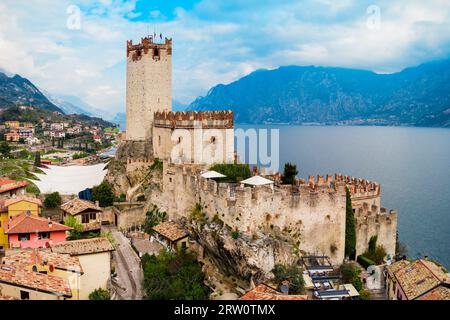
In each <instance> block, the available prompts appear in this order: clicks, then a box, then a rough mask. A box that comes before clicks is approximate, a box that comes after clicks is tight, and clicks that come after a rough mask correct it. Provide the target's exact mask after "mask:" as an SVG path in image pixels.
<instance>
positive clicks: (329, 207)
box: [0, 36, 450, 300]
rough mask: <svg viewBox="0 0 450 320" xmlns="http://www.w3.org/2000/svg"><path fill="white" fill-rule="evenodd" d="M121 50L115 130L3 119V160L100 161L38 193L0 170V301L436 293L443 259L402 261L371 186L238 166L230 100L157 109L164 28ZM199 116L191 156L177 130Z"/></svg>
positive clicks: (165, 90)
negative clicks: (74, 182)
mask: <svg viewBox="0 0 450 320" xmlns="http://www.w3.org/2000/svg"><path fill="white" fill-rule="evenodd" d="M126 49H127V50H126V54H127V105H126V109H127V117H126V120H127V124H126V131H125V132H124V133H121V134H119V133H117V131H116V130H114V128H108V127H105V126H103V125H101V124H97V125H95V124H90V125H85V124H83V123H82V122H79V121H77V120H73V121H71V120H70V119H68V118H70V116H66V117H64V119H60V118H57V121H55V120H54V119H52V118H51V117H50V118H40V119H39V120H38V121H37V122H36V123H27V122H24V121H22V120H20V119H8V120H7V121H5V122H4V123H3V127H2V128H3V132H4V133H3V134H4V137H5V140H6V141H5V142H6V143H7V144H8V145H10V144H11V145H12V146H13V147H14V148H15V149H13V150H9V151H8V153H5V152H3V154H2V157H3V159H5V161H6V160H10V159H14V157H15V155H14V151H16V150H20V149H21V148H24V149H25V150H27V151H28V152H30V153H31V154H32V156H30V157H29V159H28V160H25V159H23V161H29V162H32V163H30V164H29V166H30V168H29V170H28V172H30V174H31V175H32V172H33V170H34V171H37V170H40V169H39V168H43V166H46V165H48V164H55V163H57V164H63V165H69V164H74V161H75V160H77V159H75V158H77V156H75V157H74V155H75V153H73V154H72V157H71V159H69V158H67V159H63V160H53V158H52V160H49V161H50V163H47V162H46V160H45V155H46V152H47V151H46V148H48V149H50V150H51V149H53V148H56V149H58V150H59V151H61V152H62V153H70V152H77V153H79V152H81V151H84V152H85V153H86V157H83V158H86V159H89V160H87V161H85V162H83V163H81V165H87V164H92V163H95V162H96V161H105V162H107V170H108V173H107V174H106V177H105V179H104V181H103V182H102V183H101V184H99V185H96V186H93V187H92V188H88V189H85V190H79V192H78V193H74V194H59V193H58V192H53V193H49V194H42V193H41V192H39V190H37V191H36V190H35V188H30V186H31V185H32V181H33V180H32V177H25V176H22V177H20V176H15V177H14V179H12V177H11V176H8V174H4V173H3V172H2V177H1V178H0V256H1V264H0V298H1V299H19V300H27V299H33V300H42V299H45V300H47V299H59V300H63V299H72V300H79V299H80V300H81V299H93V300H94V299H95V300H108V299H118V300H119V299H122V300H126V299H217V300H220V299H232V300H235V299H241V300H355V299H389V300H450V277H449V276H450V275H449V273H448V271H447V270H446V269H445V267H443V266H441V265H440V264H439V263H438V262H437V261H432V260H431V259H428V257H426V256H424V257H420V258H418V259H416V260H411V259H407V258H408V257H407V255H406V252H405V250H404V248H403V246H402V245H401V243H400V242H399V241H398V234H397V211H396V210H395V209H390V210H389V209H387V208H385V207H383V206H382V191H381V190H382V188H381V185H380V184H379V183H377V182H375V181H369V180H367V179H363V178H356V177H351V176H347V175H344V174H340V173H336V174H326V175H317V176H316V177H315V176H310V177H308V179H301V178H299V177H298V176H297V175H298V170H297V168H296V166H295V165H292V164H288V163H287V164H285V165H284V170H283V172H268V171H266V170H264V169H261V168H259V167H258V166H250V165H249V164H246V163H243V162H241V161H240V160H239V158H238V157H237V154H236V152H235V149H236V148H235V145H234V139H233V138H234V136H233V134H234V133H233V131H234V114H233V112H232V111H229V110H219V111H217V110H216V111H201V112H194V111H191V112H173V111H172V105H171V104H172V60H171V59H172V39H168V38H165V39H164V40H163V41H162V42H157V41H156V40H155V39H153V37H151V36H149V37H145V38H142V39H141V41H140V42H139V43H138V44H133V42H132V41H128V42H127V45H126ZM155 79H156V80H155ZM18 108H19V109H20V108H34V107H32V106H31V107H28V106H27V107H18ZM29 111H31V110H29ZM54 116H56V117H59V116H60V115H58V114H54ZM199 127H200V128H201V129H202V132H201V134H202V137H201V147H202V150H201V151H204V150H206V151H205V152H203V153H202V155H201V156H199V153H200V152H199V151H198V150H197V149H196V147H195V146H192V145H190V144H189V143H188V140H189V139H187V138H186V137H189V136H191V137H192V136H194V135H196V134H197V133H198V132H197V131H196V130H198V128H199ZM181 133H182V134H181ZM82 137H89V138H86V139H89V142H86V141H87V140H83V138H82ZM97 137H98V139H96V138H97ZM36 140H38V142H37V143H36V144H34V143H32V142H36ZM96 140H98V141H96ZM92 141H94V144H96V143H97V144H99V145H98V146H97V147H94V146H93V147H92V148H89V146H86V143H87V144H91V143H92ZM115 144H117V147H118V148H117V151H116V153H115V156H114V157H111V158H109V157H107V158H104V159H101V158H100V156H99V155H98V154H99V151H100V150H102V149H107V148H109V147H111V146H112V145H115ZM83 146H84V147H85V148H84V149H83ZM5 149H6V148H5ZM89 149H93V151H92V150H91V151H90V152H91V153H90V155H91V157H90V158H89V157H87V155H88V154H89ZM174 150H176V152H174ZM36 153H38V154H39V156H36ZM2 161H3V160H2ZM79 164H80V163H79ZM25 178H28V179H25ZM31 191H33V192H31ZM398 214H399V215H401V214H403V213H402V212H399V213H398Z"/></svg>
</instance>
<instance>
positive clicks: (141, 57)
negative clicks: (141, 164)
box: [126, 37, 172, 141]
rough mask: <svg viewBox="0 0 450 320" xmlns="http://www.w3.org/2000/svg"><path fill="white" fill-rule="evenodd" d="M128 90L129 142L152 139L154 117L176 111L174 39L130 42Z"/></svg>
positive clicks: (149, 38)
mask: <svg viewBox="0 0 450 320" xmlns="http://www.w3.org/2000/svg"><path fill="white" fill-rule="evenodd" d="M126 90H127V93H126V103H127V113H126V139H127V140H138V141H139V140H141V141H142V140H146V139H150V138H151V129H152V126H151V124H152V123H153V114H154V113H155V112H156V111H171V110H172V39H167V38H166V39H165V42H164V43H162V44H159V43H154V42H153V38H152V37H146V38H142V39H141V43H139V44H136V45H133V42H132V41H128V42H127V89H126Z"/></svg>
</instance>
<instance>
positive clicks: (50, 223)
mask: <svg viewBox="0 0 450 320" xmlns="http://www.w3.org/2000/svg"><path fill="white" fill-rule="evenodd" d="M48 227H49V228H50V229H51V228H52V227H53V222H52V220H50V217H48Z"/></svg>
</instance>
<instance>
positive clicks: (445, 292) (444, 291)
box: [419, 286, 450, 300]
mask: <svg viewBox="0 0 450 320" xmlns="http://www.w3.org/2000/svg"><path fill="white" fill-rule="evenodd" d="M419 300H450V288H447V287H444V286H439V287H437V288H434V289H433V290H431V291H429V292H427V293H425V294H424V295H423V296H421V297H420V298H419Z"/></svg>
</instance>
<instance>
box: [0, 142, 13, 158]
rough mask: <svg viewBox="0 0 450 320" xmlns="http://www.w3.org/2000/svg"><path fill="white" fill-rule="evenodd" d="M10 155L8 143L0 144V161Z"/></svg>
mask: <svg viewBox="0 0 450 320" xmlns="http://www.w3.org/2000/svg"><path fill="white" fill-rule="evenodd" d="M10 155H11V147H10V146H9V144H8V142H6V141H3V142H2V143H0V157H1V158H2V159H5V158H9V156H10Z"/></svg>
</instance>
